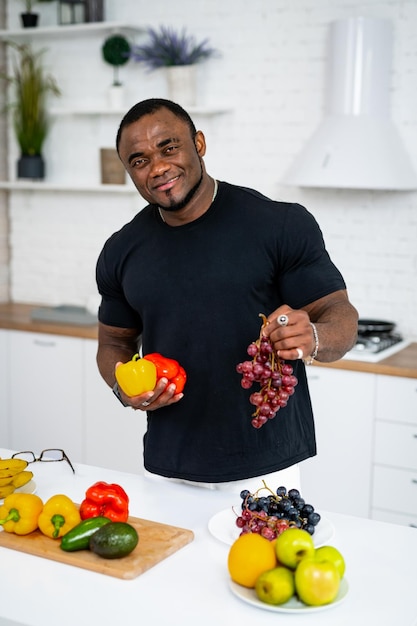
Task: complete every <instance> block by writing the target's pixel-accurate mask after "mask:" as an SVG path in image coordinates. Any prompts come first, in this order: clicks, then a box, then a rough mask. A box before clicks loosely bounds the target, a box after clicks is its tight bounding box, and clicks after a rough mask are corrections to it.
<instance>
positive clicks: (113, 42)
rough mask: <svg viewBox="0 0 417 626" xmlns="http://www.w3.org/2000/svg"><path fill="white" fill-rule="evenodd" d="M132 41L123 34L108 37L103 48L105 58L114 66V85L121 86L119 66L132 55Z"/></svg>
mask: <svg viewBox="0 0 417 626" xmlns="http://www.w3.org/2000/svg"><path fill="white" fill-rule="evenodd" d="M130 50H131V48H130V43H129V42H128V40H127V39H126V37H124V36H123V35H111V36H110V37H107V39H106V40H105V41H104V43H103V46H102V48H101V52H102V55H103V59H104V60H105V62H106V63H108V64H109V65H111V66H112V67H113V86H114V87H120V86H121V84H122V83H121V82H120V79H119V67H121V66H122V65H125V64H126V63H127V62H128V61H129V57H130Z"/></svg>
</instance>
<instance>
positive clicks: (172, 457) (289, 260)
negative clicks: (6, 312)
mask: <svg viewBox="0 0 417 626" xmlns="http://www.w3.org/2000/svg"><path fill="white" fill-rule="evenodd" d="M116 144H117V149H118V152H119V156H120V159H121V161H122V163H123V165H124V167H125V168H126V171H127V172H128V174H129V176H130V177H131V179H132V181H133V183H134V184H135V186H136V188H137V190H138V191H139V193H140V195H141V196H142V197H143V198H144V199H145V200H146V201H147V202H148V203H149V205H148V206H147V207H145V208H144V209H143V210H142V211H141V212H139V213H138V214H137V215H136V216H135V217H134V218H133V220H132V221H131V222H130V223H129V224H126V225H125V226H124V227H123V228H122V229H121V230H120V231H119V232H118V233H115V234H114V235H113V236H112V237H110V239H109V240H108V241H107V242H106V244H105V246H104V248H103V250H102V252H101V254H100V257H99V260H98V263H97V283H98V289H99V292H100V294H101V296H102V302H101V306H100V310H99V347H98V355H97V361H98V367H99V370H100V372H101V375H102V376H103V378H104V380H105V381H106V382H107V384H108V385H109V386H110V387H113V386H114V385H115V368H116V367H117V366H118V364H119V363H120V362H126V361H128V360H129V359H131V358H132V356H133V354H135V353H136V352H137V351H138V346H139V345H142V351H143V354H149V353H150V352H159V353H161V354H163V355H164V356H167V357H170V358H174V359H176V360H177V361H179V363H180V364H181V365H182V366H183V367H184V368H185V370H186V372H187V383H186V386H185V389H184V391H183V392H182V393H176V389H175V385H168V386H167V380H166V379H161V380H159V381H158V382H157V385H156V387H155V389H154V390H153V391H149V392H146V393H143V394H141V395H139V396H136V397H130V398H128V397H127V396H126V395H124V394H123V393H121V392H120V390H116V392H117V394H118V395H119V398H120V399H121V400H122V402H123V403H124V404H126V405H128V406H131V407H132V408H133V409H138V410H141V411H144V410H146V411H147V420H148V427H147V433H146V435H145V439H144V464H145V468H146V469H147V470H148V472H150V473H152V474H154V475H160V476H164V477H170V478H174V479H180V480H185V481H193V482H198V483H203V484H205V485H208V486H211V487H212V488H213V487H216V486H223V485H224V484H227V483H229V482H231V483H232V485H233V486H235V487H236V488H238V485H239V484H240V483H237V482H236V481H243V483H242V484H247V485H249V482H248V481H249V479H251V478H252V479H254V480H255V481H256V482H257V483H258V486H261V484H260V482H261V481H260V477H264V476H267V475H269V474H271V473H272V474H274V478H273V480H275V478H276V480H279V479H280V478H281V477H282V480H284V477H285V474H284V475H282V474H278V475H275V473H276V472H280V471H283V470H289V471H291V468H296V469H297V468H298V463H300V462H301V461H303V460H304V459H306V458H308V457H310V456H313V455H315V454H316V443H315V434H314V422H313V416H312V410H311V404H310V398H309V393H308V387H307V381H306V373H305V366H304V362H303V358H307V359H308V358H310V357H314V358H317V359H318V360H320V361H325V362H328V361H333V360H337V359H339V358H341V357H342V356H343V355H344V354H345V352H346V351H347V350H349V349H350V348H351V347H352V345H353V344H354V342H355V338H356V332H357V318H358V316H357V312H356V310H355V309H354V307H353V306H352V305H351V304H350V302H349V300H348V296H347V292H346V286H345V283H344V280H343V278H342V276H341V274H340V272H339V271H338V270H337V268H336V267H335V266H334V265H333V263H332V262H331V260H330V258H329V256H328V254H327V252H326V249H325V246H324V242H323V239H322V235H321V232H320V229H319V227H318V225H317V224H316V222H315V220H314V218H313V217H312V216H311V215H310V214H309V213H308V212H307V211H306V209H304V208H303V207H301V206H300V205H296V204H288V203H283V202H274V201H272V200H270V199H268V198H266V197H265V196H262V195H261V194H260V193H258V192H256V191H254V190H251V189H246V188H242V187H236V186H233V185H230V184H228V183H225V182H218V181H215V180H213V178H212V177H211V176H209V175H208V173H207V172H206V169H205V165H204V161H203V157H204V155H205V152H206V143H205V138H204V135H203V133H202V132H201V131H196V129H195V126H194V124H193V122H192V120H191V118H190V117H189V115H188V114H187V113H186V112H185V111H184V110H183V109H182V108H181V107H179V106H178V105H177V104H174V103H172V102H170V101H167V100H162V99H150V100H145V101H144V102H141V103H139V104H137V105H135V106H134V107H132V109H131V110H130V111H129V112H128V113H127V114H126V115H125V117H124V118H123V120H122V122H121V124H120V128H119V131H118V134H117V141H116ZM261 313H262V314H265V315H266V316H267V317H268V321H269V324H268V325H267V326H266V328H265V330H264V334H265V335H266V336H268V337H269V338H270V340H271V342H272V343H273V347H274V349H275V351H276V352H277V353H278V354H279V356H280V358H281V359H284V360H286V361H290V362H291V364H292V365H293V368H294V374H295V376H296V377H297V378H298V381H299V383H298V385H297V387H296V389H295V393H294V395H293V396H292V397H291V398H290V399H289V402H288V405H287V406H286V407H285V408H282V409H281V410H280V411H279V412H278V413H277V416H276V417H275V418H274V419H272V420H269V421H268V423H266V424H265V425H264V426H263V427H262V428H259V429H255V428H254V427H253V426H252V424H251V419H252V418H251V415H252V413H253V410H254V407H253V406H252V405H251V404H250V403H249V395H250V393H251V392H252V391H253V389H252V390H250V389H249V390H246V389H243V388H242V386H241V377H240V376H239V374H238V373H237V372H236V365H237V363H239V362H241V361H243V360H245V359H247V358H248V356H247V353H246V349H247V347H248V345H249V344H250V343H251V342H252V341H254V340H256V339H257V338H258V336H259V332H260V327H261V318H260V317H259V314H261ZM282 316H283V317H282ZM287 476H288V475H287ZM290 476H291V478H289V479H288V480H292V481H293V482H292V484H288V483H287V486H288V487H289V488H292V487H296V486H297V484H296V482H297V474H296V473H294V472H293V473H292V474H290ZM279 484H284V485H285V484H286V483H285V482H282V481H281V482H279ZM275 486H278V484H276V485H275ZM248 488H249V487H248Z"/></svg>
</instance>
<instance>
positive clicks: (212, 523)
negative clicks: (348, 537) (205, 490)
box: [208, 504, 335, 548]
mask: <svg viewBox="0 0 417 626" xmlns="http://www.w3.org/2000/svg"><path fill="white" fill-rule="evenodd" d="M241 506H242V505H241V504H239V505H237V506H234V507H231V508H230V509H224V510H223V511H220V513H216V515H213V517H212V518H211V519H210V520H209V523H208V529H209V531H210V533H211V534H212V535H213V537H215V538H216V539H218V540H219V541H222V542H223V543H227V545H229V546H231V545H232V543H233V542H234V541H235V540H236V539H237V538H238V537H239V535H240V532H241V531H240V529H239V528H238V527H237V526H236V518H237V515H236V513H235V511H236V512H240V511H241ZM334 532H335V530H334V526H333V524H332V523H331V522H330V521H329V520H328V519H326V518H325V517H322V518H321V520H320V521H319V523H318V524H317V526H316V529H315V532H314V535H313V541H314V545H315V546H316V548H318V547H319V546H324V545H327V544H328V543H329V542H330V541H331V539H332V538H333V536H334Z"/></svg>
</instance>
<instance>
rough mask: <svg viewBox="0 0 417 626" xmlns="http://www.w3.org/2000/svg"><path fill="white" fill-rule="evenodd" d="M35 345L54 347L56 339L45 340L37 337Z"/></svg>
mask: <svg viewBox="0 0 417 626" xmlns="http://www.w3.org/2000/svg"><path fill="white" fill-rule="evenodd" d="M33 343H34V344H35V346H41V347H42V348H53V347H54V346H55V341H44V340H42V339H35V340H34V342H33Z"/></svg>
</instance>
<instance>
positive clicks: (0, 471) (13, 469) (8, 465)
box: [0, 459, 28, 478]
mask: <svg viewBox="0 0 417 626" xmlns="http://www.w3.org/2000/svg"><path fill="white" fill-rule="evenodd" d="M27 465H28V462H27V461H24V460H23V459H0V478H7V477H9V476H15V475H16V474H18V473H19V472H23V470H24V469H26V467H27Z"/></svg>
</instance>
